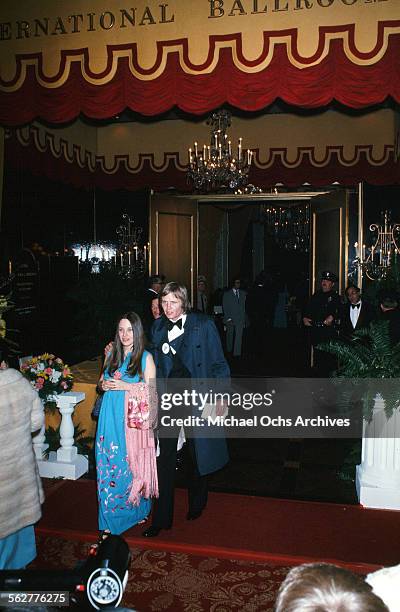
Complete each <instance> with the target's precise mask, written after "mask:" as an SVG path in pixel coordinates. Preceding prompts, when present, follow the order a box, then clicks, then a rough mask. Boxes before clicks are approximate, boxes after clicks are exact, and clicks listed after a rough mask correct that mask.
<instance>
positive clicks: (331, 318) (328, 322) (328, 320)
mask: <svg viewBox="0 0 400 612" xmlns="http://www.w3.org/2000/svg"><path fill="white" fill-rule="evenodd" d="M334 320H335V318H334V316H333V315H329V316H328V317H326V319H325V320H324V325H332V323H333V322H334Z"/></svg>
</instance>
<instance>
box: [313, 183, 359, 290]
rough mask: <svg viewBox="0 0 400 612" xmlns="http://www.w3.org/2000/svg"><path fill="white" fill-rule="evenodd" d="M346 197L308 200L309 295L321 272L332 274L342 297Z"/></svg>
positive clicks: (342, 192)
mask: <svg viewBox="0 0 400 612" xmlns="http://www.w3.org/2000/svg"><path fill="white" fill-rule="evenodd" d="M348 228H349V220H348V194H347V192H346V190H340V191H334V192H331V193H329V194H325V195H322V196H316V197H315V198H313V199H312V200H311V258H310V264H311V270H310V292H311V293H314V292H315V291H316V290H317V289H318V287H319V280H320V277H321V272H322V271H323V270H330V271H331V272H334V273H335V274H336V275H337V277H338V279H339V281H338V283H337V286H336V289H337V291H338V293H339V294H342V293H343V292H344V290H345V288H346V284H347V272H348V257H347V251H348V249H347V242H348Z"/></svg>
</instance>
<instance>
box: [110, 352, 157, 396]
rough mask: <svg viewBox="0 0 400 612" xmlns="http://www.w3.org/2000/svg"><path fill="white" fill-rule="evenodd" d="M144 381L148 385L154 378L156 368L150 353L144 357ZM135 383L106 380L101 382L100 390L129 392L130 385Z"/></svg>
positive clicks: (113, 379) (112, 379)
mask: <svg viewBox="0 0 400 612" xmlns="http://www.w3.org/2000/svg"><path fill="white" fill-rule="evenodd" d="M143 374H144V380H145V382H146V383H149V382H150V381H151V380H152V379H153V380H154V379H155V377H156V366H155V364H154V360H153V357H152V355H150V353H149V354H148V355H147V357H146V366H145V368H144V373H143ZM135 384H136V383H130V382H126V381H125V380H122V379H115V378H110V379H108V380H103V381H102V389H103V390H104V391H130V389H131V388H132V385H135Z"/></svg>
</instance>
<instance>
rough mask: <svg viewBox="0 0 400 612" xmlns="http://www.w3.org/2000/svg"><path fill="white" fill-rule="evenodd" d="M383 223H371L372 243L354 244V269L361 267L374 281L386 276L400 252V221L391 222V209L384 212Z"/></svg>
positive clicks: (362, 272)
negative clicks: (399, 241) (399, 242)
mask: <svg viewBox="0 0 400 612" xmlns="http://www.w3.org/2000/svg"><path fill="white" fill-rule="evenodd" d="M381 214H382V221H381V223H371V225H370V226H369V230H370V232H372V234H373V236H372V241H371V244H370V245H368V246H367V245H365V244H363V245H360V244H358V242H356V243H355V244H354V248H355V252H356V258H355V260H354V261H353V269H354V268H355V269H357V268H358V269H359V270H360V271H361V274H365V275H366V276H367V278H369V279H370V280H372V281H375V280H381V279H382V278H385V277H386V276H387V274H388V272H389V270H390V268H391V266H392V265H393V263H396V262H397V257H398V255H399V253H400V246H399V244H398V240H399V238H400V223H391V216H390V211H389V210H385V211H383V212H382V213H381Z"/></svg>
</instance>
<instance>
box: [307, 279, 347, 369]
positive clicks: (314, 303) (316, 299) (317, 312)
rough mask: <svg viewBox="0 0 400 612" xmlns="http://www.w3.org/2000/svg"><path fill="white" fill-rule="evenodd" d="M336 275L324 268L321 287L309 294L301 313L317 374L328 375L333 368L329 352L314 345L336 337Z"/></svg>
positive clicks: (333, 362) (333, 363) (338, 300)
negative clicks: (307, 330)
mask: <svg viewBox="0 0 400 612" xmlns="http://www.w3.org/2000/svg"><path fill="white" fill-rule="evenodd" d="M337 280H338V279H337V276H336V274H334V273H333V272H330V271H329V270H326V271H324V272H322V274H321V288H320V290H319V291H317V292H316V293H314V295H312V296H311V298H310V300H309V302H308V304H307V306H306V308H305V310H304V313H303V324H304V326H305V327H307V328H309V330H310V342H311V345H312V346H313V349H314V351H313V352H314V359H313V365H314V369H315V373H316V374H318V376H328V375H329V372H330V371H331V370H333V369H335V361H334V360H333V359H332V356H331V355H330V354H329V353H325V352H324V351H318V350H316V348H315V347H316V345H317V344H320V343H321V342H328V341H329V340H330V339H332V338H335V337H336V329H335V320H336V319H337V317H338V313H339V308H340V305H341V300H340V297H339V295H338V293H337V291H336V290H335V288H334V286H335V282H337Z"/></svg>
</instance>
